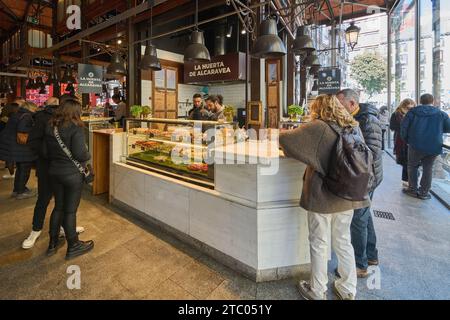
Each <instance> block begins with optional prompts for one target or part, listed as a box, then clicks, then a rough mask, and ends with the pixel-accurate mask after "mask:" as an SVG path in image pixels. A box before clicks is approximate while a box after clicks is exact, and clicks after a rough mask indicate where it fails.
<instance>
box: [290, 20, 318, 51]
mask: <svg viewBox="0 0 450 320" xmlns="http://www.w3.org/2000/svg"><path fill="white" fill-rule="evenodd" d="M315 50H316V48H315V47H314V43H313V41H312V39H311V37H310V36H308V35H306V34H305V27H304V26H301V27H298V29H297V34H296V36H295V40H294V44H293V45H292V52H294V54H295V55H301V54H303V53H311V52H313V51H315Z"/></svg>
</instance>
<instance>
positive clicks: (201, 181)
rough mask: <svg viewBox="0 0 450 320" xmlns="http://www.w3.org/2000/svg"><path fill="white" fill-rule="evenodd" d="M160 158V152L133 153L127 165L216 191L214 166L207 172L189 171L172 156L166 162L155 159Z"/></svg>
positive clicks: (128, 158) (185, 165) (186, 166)
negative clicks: (175, 161) (174, 160)
mask: <svg viewBox="0 0 450 320" xmlns="http://www.w3.org/2000/svg"><path fill="white" fill-rule="evenodd" d="M160 156H161V153H160V152H157V151H151V150H148V151H144V152H138V153H133V154H130V155H128V157H127V163H128V164H131V165H133V166H137V167H139V168H141V169H146V170H151V171H155V172H157V173H161V174H164V175H167V176H171V177H174V178H177V179H181V180H184V181H186V182H190V183H194V184H197V185H201V186H203V187H207V188H210V189H214V183H213V179H214V168H213V167H212V166H208V171H207V172H203V171H193V170H189V169H188V166H189V165H187V164H176V163H174V162H172V160H171V159H170V156H167V159H166V160H164V161H160V160H157V159H155V157H156V158H157V157H160Z"/></svg>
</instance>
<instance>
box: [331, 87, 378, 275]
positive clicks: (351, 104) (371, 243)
mask: <svg viewBox="0 0 450 320" xmlns="http://www.w3.org/2000/svg"><path fill="white" fill-rule="evenodd" d="M337 98H338V99H339V101H340V102H341V103H342V105H343V106H344V107H345V108H346V109H347V111H348V112H350V114H351V115H352V116H353V117H354V118H355V120H356V121H358V122H359V127H360V129H361V132H362V134H363V136H364V140H365V141H366V144H367V146H368V147H369V149H370V150H371V151H372V154H373V175H374V178H375V181H374V183H373V185H372V190H371V191H370V192H369V196H370V200H372V199H373V194H374V191H375V189H376V187H378V186H379V185H380V183H381V181H382V180H383V158H382V154H383V150H382V140H383V139H382V129H381V123H380V120H379V119H378V110H377V109H376V108H375V107H374V106H372V105H370V104H366V103H360V102H359V99H360V97H359V93H358V92H356V91H355V90H353V89H344V90H341V91H339V92H338V93H337ZM350 231H351V237H352V245H353V249H354V250H355V260H356V272H357V275H358V277H359V278H366V277H367V276H368V275H369V273H368V271H367V268H368V267H369V265H378V249H377V237H376V233H375V227H374V224H373V219H372V213H371V212H370V206H369V207H366V208H362V209H357V210H355V211H354V214H353V219H352V223H351V226H350Z"/></svg>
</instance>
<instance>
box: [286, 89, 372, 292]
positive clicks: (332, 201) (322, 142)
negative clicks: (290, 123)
mask: <svg viewBox="0 0 450 320" xmlns="http://www.w3.org/2000/svg"><path fill="white" fill-rule="evenodd" d="M310 111H311V119H312V120H311V122H309V123H306V124H303V125H301V126H300V127H299V128H297V129H295V130H291V131H288V132H283V133H281V134H280V145H281V147H282V149H283V150H284V152H285V155H286V156H288V157H292V158H295V159H297V160H299V161H301V162H303V163H305V164H306V165H307V168H306V172H305V175H304V178H303V190H302V195H301V200H300V206H301V207H302V208H303V209H305V210H306V211H307V212H308V228H309V241H310V253H311V277H310V281H300V283H299V285H298V288H299V291H300V294H301V295H302V296H303V297H304V298H305V299H310V300H324V299H326V291H327V283H328V275H327V263H328V247H329V246H330V245H332V248H333V250H334V251H335V252H336V255H337V257H338V269H339V273H340V275H341V278H340V279H338V280H336V281H335V283H334V286H333V287H334V292H335V293H336V294H337V296H338V297H339V298H340V299H344V300H353V299H354V298H355V296H356V282H357V277H356V264H355V256H354V251H353V247H352V244H351V238H350V224H351V221H352V217H353V210H354V209H359V208H364V207H367V206H368V205H369V204H370V201H369V200H365V201H351V200H346V199H344V198H341V197H339V196H337V195H335V194H334V193H332V192H331V191H330V190H328V188H327V187H326V186H325V179H324V178H325V176H326V175H327V174H328V173H329V164H330V159H331V156H332V154H333V152H334V149H335V146H336V144H337V142H338V138H339V135H338V133H336V131H335V130H333V129H332V128H331V126H330V124H329V123H332V125H333V126H338V127H340V128H347V127H352V128H355V129H356V130H358V133H359V134H360V131H359V128H358V122H356V121H355V119H354V118H353V117H352V116H351V115H350V114H349V113H348V111H347V110H346V109H345V108H344V107H343V106H342V104H341V103H340V102H339V100H338V99H337V98H336V96H331V95H320V96H318V97H317V98H316V99H315V101H314V102H313V104H312V106H311V108H310ZM330 227H331V231H332V232H331V243H330V240H329V239H328V230H329V228H330Z"/></svg>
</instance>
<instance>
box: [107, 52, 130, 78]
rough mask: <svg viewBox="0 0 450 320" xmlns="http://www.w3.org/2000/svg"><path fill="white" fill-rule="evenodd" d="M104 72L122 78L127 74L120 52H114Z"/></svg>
mask: <svg viewBox="0 0 450 320" xmlns="http://www.w3.org/2000/svg"><path fill="white" fill-rule="evenodd" d="M106 72H107V73H108V74H112V75H118V76H124V75H126V74H127V69H126V68H125V61H124V60H123V58H122V55H121V54H120V52H115V53H113V55H112V56H111V63H110V64H109V66H108V68H106Z"/></svg>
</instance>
